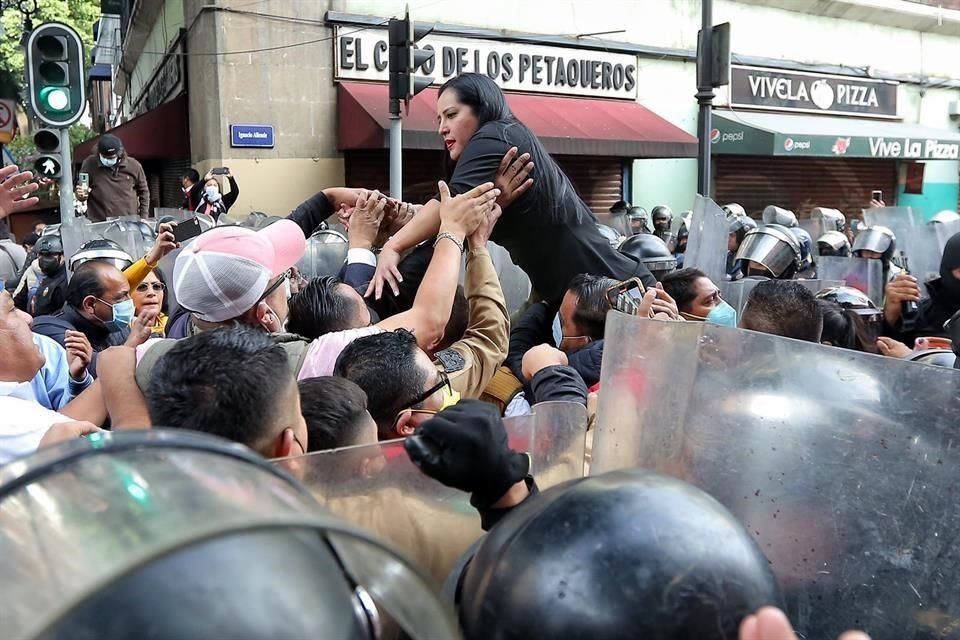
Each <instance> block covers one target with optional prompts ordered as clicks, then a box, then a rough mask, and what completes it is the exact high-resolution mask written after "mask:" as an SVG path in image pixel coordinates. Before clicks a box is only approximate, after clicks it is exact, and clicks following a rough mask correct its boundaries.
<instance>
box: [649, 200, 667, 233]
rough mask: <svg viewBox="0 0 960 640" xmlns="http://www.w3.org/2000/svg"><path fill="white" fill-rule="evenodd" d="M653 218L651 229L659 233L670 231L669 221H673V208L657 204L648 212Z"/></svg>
mask: <svg viewBox="0 0 960 640" xmlns="http://www.w3.org/2000/svg"><path fill="white" fill-rule="evenodd" d="M650 217H651V218H652V219H653V230H654V231H655V232H659V233H661V234H663V233H667V232H668V231H670V223H672V222H673V210H672V209H671V208H670V207H668V206H667V205H665V204H658V205H657V206H655V207H654V208H653V210H652V211H651V212H650Z"/></svg>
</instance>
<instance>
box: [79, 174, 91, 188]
mask: <svg viewBox="0 0 960 640" xmlns="http://www.w3.org/2000/svg"><path fill="white" fill-rule="evenodd" d="M80 186H81V187H89V186H90V174H89V173H87V172H86V171H81V172H80Z"/></svg>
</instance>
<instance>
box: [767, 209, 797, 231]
mask: <svg viewBox="0 0 960 640" xmlns="http://www.w3.org/2000/svg"><path fill="white" fill-rule="evenodd" d="M763 224H779V225H781V226H784V227H787V228H788V229H789V228H793V227H795V226H797V214H795V213H794V212H793V211H790V210H789V209H784V208H782V207H778V206H775V205H772V204H771V205H770V206H768V207H766V208H764V210H763Z"/></svg>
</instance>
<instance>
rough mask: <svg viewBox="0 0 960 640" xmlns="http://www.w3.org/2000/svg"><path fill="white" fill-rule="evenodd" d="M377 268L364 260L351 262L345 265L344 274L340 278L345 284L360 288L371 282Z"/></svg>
mask: <svg viewBox="0 0 960 640" xmlns="http://www.w3.org/2000/svg"><path fill="white" fill-rule="evenodd" d="M376 270H377V268H376V267H371V266H370V265H368V264H366V263H363V262H350V263H348V264H347V265H345V266H344V268H343V275H342V276H341V278H340V279H341V280H342V281H343V283H344V284H346V285H348V286H351V287H353V288H354V289H358V288H360V287H365V286H367V285H368V284H370V281H371V280H373V274H374V273H376Z"/></svg>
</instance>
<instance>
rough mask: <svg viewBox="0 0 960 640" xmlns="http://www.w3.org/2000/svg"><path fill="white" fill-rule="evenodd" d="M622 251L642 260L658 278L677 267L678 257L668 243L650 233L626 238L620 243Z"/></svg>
mask: <svg viewBox="0 0 960 640" xmlns="http://www.w3.org/2000/svg"><path fill="white" fill-rule="evenodd" d="M620 253H623V254H625V255H628V256H631V257H632V258H636V259H637V260H638V261H640V262H642V263H643V264H644V265H645V266H646V267H647V269H648V270H649V271H650V273H652V274H653V277H654V278H656V279H657V280H660V279H661V278H662V277H663V276H665V275H667V274H668V273H670V272H671V271H673V270H675V269H676V268H677V258H676V257H675V256H674V255H673V253H672V252H671V251H670V247H668V246H667V243H666V242H664V241H663V240H661V239H660V238H659V237H658V236H655V235H652V234H649V233H641V234H638V235H635V236H630V237H629V238H627V239H626V240H624V241H623V242H622V243H621V244H620Z"/></svg>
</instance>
